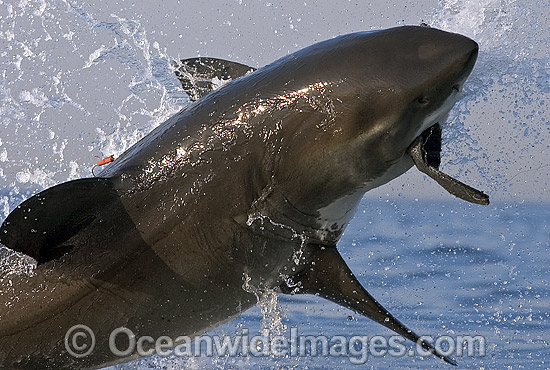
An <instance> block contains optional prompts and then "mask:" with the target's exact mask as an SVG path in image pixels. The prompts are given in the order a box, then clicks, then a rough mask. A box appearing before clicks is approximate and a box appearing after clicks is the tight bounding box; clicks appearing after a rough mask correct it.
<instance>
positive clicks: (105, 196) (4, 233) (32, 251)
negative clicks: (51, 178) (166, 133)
mask: <svg viewBox="0 0 550 370" xmlns="http://www.w3.org/2000/svg"><path fill="white" fill-rule="evenodd" d="M116 199H118V195H117V193H116V191H115V189H114V186H113V183H112V180H111V179H107V178H87V179H79V180H74V181H69V182H66V183H63V184H59V185H56V186H54V187H51V188H49V189H46V190H44V191H42V192H40V193H38V194H36V195H34V196H33V197H31V198H29V199H27V200H25V201H24V202H23V203H21V204H20V205H19V206H17V207H16V208H15V209H14V210H13V211H12V212H11V213H10V214H9V215H8V217H7V218H6V219H5V220H4V223H3V224H2V226H1V227H0V243H2V244H4V245H5V246H6V247H8V248H10V249H12V250H14V251H17V252H20V253H23V254H26V255H28V256H29V257H32V258H34V259H35V260H36V261H37V263H38V264H39V265H40V264H42V263H45V262H48V261H51V260H54V259H57V258H59V257H61V256H62V255H64V254H65V253H67V252H68V251H69V250H70V249H71V246H68V245H63V243H64V242H65V241H67V240H68V239H70V238H71V237H72V236H73V235H75V234H76V233H77V232H78V231H79V230H81V229H82V228H84V227H86V226H87V225H89V224H90V223H91V222H93V221H94V220H96V219H98V218H101V217H102V215H104V213H105V206H106V205H109V204H112V203H113V202H114V201H115V200H116Z"/></svg>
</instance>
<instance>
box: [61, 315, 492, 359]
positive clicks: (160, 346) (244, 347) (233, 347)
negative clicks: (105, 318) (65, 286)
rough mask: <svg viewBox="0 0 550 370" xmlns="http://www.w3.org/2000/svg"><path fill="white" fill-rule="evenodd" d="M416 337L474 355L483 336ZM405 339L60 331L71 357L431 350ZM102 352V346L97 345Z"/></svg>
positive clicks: (352, 355) (364, 355)
mask: <svg viewBox="0 0 550 370" xmlns="http://www.w3.org/2000/svg"><path fill="white" fill-rule="evenodd" d="M421 340H424V341H425V342H427V343H430V344H431V345H433V346H434V347H435V348H436V350H437V351H438V352H440V353H441V354H443V355H445V356H457V357H463V356H468V357H475V356H480V357H481V356H485V350H486V342H485V338H484V337H483V336H481V335H477V336H474V337H472V336H469V335H457V336H454V337H452V336H448V335H445V336H440V337H437V338H433V337H430V336H422V337H421ZM405 343H406V339H405V338H403V337H402V336H400V335H392V336H382V335H374V336H366V335H362V336H359V335H355V336H343V335H334V336H325V335H317V336H314V335H300V334H299V333H298V328H296V327H292V328H290V336H289V337H287V336H284V335H270V336H263V335H254V336H251V335H250V333H249V329H246V328H244V329H242V330H241V331H240V333H238V334H235V335H201V336H197V337H189V336H180V337H177V338H172V337H169V336H166V335H163V336H159V337H157V338H153V337H152V336H148V335H143V336H137V335H136V334H135V333H134V332H133V331H132V330H130V329H128V328H126V327H119V328H116V329H114V330H113V331H112V332H111V333H110V335H109V340H108V343H96V338H95V334H94V332H93V330H92V329H91V328H90V327H88V326H86V325H75V326H73V327H71V328H70V329H69V330H68V331H67V333H66V334H65V348H66V350H67V352H68V353H69V354H70V355H71V356H73V357H75V358H85V357H87V356H90V355H93V352H94V351H99V350H100V349H99V347H100V346H101V348H102V349H107V350H108V351H110V352H111V353H112V354H113V355H115V356H117V357H129V356H133V355H135V354H137V355H139V356H141V357H143V356H150V355H152V354H157V355H159V356H179V357H192V356H196V357H201V356H209V357H218V356H233V357H237V356H254V357H266V356H270V357H318V356H321V357H329V356H330V357H347V358H348V359H349V361H350V363H352V364H354V365H362V364H365V363H366V362H367V360H368V358H369V356H373V357H382V356H386V355H389V356H392V357H403V356H408V357H414V356H422V357H426V356H432V353H431V352H429V351H427V350H426V349H424V348H422V346H421V345H420V344H417V345H413V346H412V347H410V346H407V345H406V344H405ZM102 352H103V351H102Z"/></svg>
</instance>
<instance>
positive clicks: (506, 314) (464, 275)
mask: <svg viewBox="0 0 550 370" xmlns="http://www.w3.org/2000/svg"><path fill="white" fill-rule="evenodd" d="M549 216H550V205H548V204H544V203H539V204H528V203H523V204H511V203H507V204H504V203H502V204H492V205H490V206H487V207H483V206H477V205H470V204H467V203H465V202H462V201H460V200H457V199H452V200H449V201H438V200H430V201H425V200H417V201H415V200H406V199H396V200H387V199H363V201H362V202H361V204H360V206H359V209H358V211H357V214H356V216H355V218H354V219H353V220H352V222H351V224H350V226H349V227H348V229H347V230H346V232H345V235H344V236H343V238H342V239H341V241H340V242H339V244H338V246H339V250H340V252H341V254H342V255H343V257H344V259H345V260H346V262H347V263H348V264H349V266H350V268H351V269H352V271H353V272H354V273H355V274H356V276H357V277H358V278H359V280H360V281H361V283H362V284H363V285H364V286H365V287H366V288H367V290H368V291H369V292H370V293H371V294H372V295H373V296H374V297H375V298H376V299H377V300H378V301H379V302H380V303H381V304H382V305H383V306H384V307H386V308H387V309H388V310H389V311H390V312H391V313H392V314H393V315H394V316H395V317H396V318H398V319H399V320H400V321H402V322H403V323H405V324H406V325H407V326H408V327H409V328H411V329H412V330H413V331H415V332H416V333H418V334H419V335H429V336H432V337H433V338H434V340H436V339H437V338H438V337H441V336H449V337H452V338H455V337H456V336H459V335H463V336H467V335H469V336H472V337H475V336H479V335H481V336H483V338H484V340H485V350H486V353H485V355H484V356H480V355H479V352H475V353H474V356H473V357H469V356H466V352H464V355H463V356H462V357H457V356H451V357H453V358H454V359H455V360H456V361H457V362H458V363H459V368H461V369H548V368H550V364H549V361H548V360H547V358H548V357H549V356H548V355H549V353H550V338H549V336H548V333H550V314H549V308H550V287H549V276H550V267H549V266H550V258H549V254H548V251H549V249H550V224H549V221H550V217H549ZM277 305H278V309H279V310H280V311H282V312H283V316H284V317H283V320H282V323H283V324H284V325H285V326H286V331H285V333H284V334H283V335H285V336H286V337H289V335H290V334H289V330H290V328H292V327H294V328H297V330H298V332H299V334H300V335H304V336H305V335H313V336H318V335H325V336H327V337H329V338H330V337H333V336H345V337H347V338H351V337H352V336H369V337H372V336H375V335H382V336H384V337H386V338H389V337H390V336H391V335H392V332H391V331H389V330H387V329H385V328H384V327H382V326H381V325H379V324H377V323H375V322H373V321H371V320H369V319H367V318H365V317H362V316H360V315H357V314H355V313H353V312H352V311H350V310H347V309H345V308H342V307H340V306H338V305H336V304H333V303H331V302H329V301H326V300H324V299H322V298H319V297H315V296H312V295H279V296H278V302H277ZM262 317H263V315H262V312H261V309H260V307H259V306H258V307H255V308H253V309H250V310H248V311H246V312H245V313H244V314H242V315H241V316H240V317H238V318H237V319H235V320H233V321H232V322H229V323H226V324H224V325H223V326H221V327H218V328H216V329H214V330H213V331H211V332H210V333H208V334H209V335H235V334H236V333H240V332H242V330H243V328H247V329H249V332H250V336H251V337H252V336H253V335H259V333H260V329H261V321H262ZM405 344H406V345H407V353H408V350H409V349H413V348H414V345H412V344H411V343H410V342H406V343H405ZM476 348H477V347H476ZM369 353H370V352H369ZM350 357H352V356H341V357H331V356H326V357H324V356H321V354H318V355H317V356H303V357H293V356H287V357H280V356H279V357H277V356H272V357H269V356H267V357H256V356H253V355H250V354H249V356H247V357H214V358H205V357H202V358H192V359H187V360H185V359H181V358H155V357H153V358H148V359H142V360H140V361H137V362H134V363H132V364H125V365H119V366H117V367H116V368H118V369H147V368H149V366H152V367H154V366H160V367H159V368H166V369H178V368H182V367H184V368H192V369H194V368H201V369H202V368H211V369H237V368H246V369H269V368H279V369H303V368H308V369H352V368H372V369H396V368H402V369H452V368H453V367H452V366H451V365H449V364H446V363H444V362H442V361H441V360H439V359H437V358H434V357H425V358H422V357H419V356H408V355H406V356H402V357H392V356H391V355H389V354H386V355H385V356H381V357H375V356H372V355H370V356H369V357H368V359H367V362H366V364H365V365H364V366H358V365H354V364H353V363H352V362H351V361H350ZM365 366H366V367H365Z"/></svg>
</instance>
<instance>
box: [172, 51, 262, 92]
mask: <svg viewBox="0 0 550 370" xmlns="http://www.w3.org/2000/svg"><path fill="white" fill-rule="evenodd" d="M175 68H176V71H175V72H176V76H177V77H178V79H179V80H180V82H181V85H182V87H183V90H185V92H186V93H187V95H189V99H191V101H196V100H199V99H200V98H202V97H203V96H205V95H206V94H208V93H210V92H211V91H213V90H215V89H217V88H218V87H220V86H221V85H223V84H225V83H227V82H229V81H231V80H234V79H236V78H238V77H242V76H244V75H245V74H247V73H249V72H253V71H255V70H256V68H252V67H249V66H246V65H244V64H241V63H237V62H231V61H229V60H224V59H216V58H205V57H199V58H190V59H183V60H181V61H179V62H176V63H175Z"/></svg>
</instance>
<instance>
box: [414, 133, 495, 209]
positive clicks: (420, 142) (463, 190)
mask: <svg viewBox="0 0 550 370" xmlns="http://www.w3.org/2000/svg"><path fill="white" fill-rule="evenodd" d="M437 126H439V125H437ZM429 130H432V128H429V129H427V130H426V132H428V135H430V134H431V131H429ZM439 135H441V130H440V131H439ZM439 140H441V139H439ZM433 141H434V140H430V138H429V137H425V135H424V133H423V134H422V135H420V136H419V137H417V138H416V140H415V141H414V142H413V143H412V144H411V146H410V147H409V149H408V153H409V155H410V156H411V158H412V160H413V162H414V164H415V165H416V167H417V168H418V169H419V170H420V171H421V172H423V173H425V174H426V175H428V176H430V177H431V178H432V179H434V180H435V181H436V182H437V183H438V184H439V185H441V186H442V187H443V188H444V189H445V190H447V191H448V192H449V193H451V194H452V195H454V196H455V197H457V198H460V199H463V200H465V201H467V202H470V203H475V204H481V205H488V204H489V196H488V195H487V194H484V193H483V192H481V191H479V190H477V189H474V188H472V187H471V186H468V185H466V184H464V183H462V182H460V181H458V180H457V179H454V178H452V177H451V176H449V175H447V174H445V173H443V172H441V171H440V170H439V169H438V168H437V167H438V166H439V160H437V166H434V163H432V162H435V161H434V160H433V159H431V158H430V154H431V151H430V150H427V148H426V146H427V144H428V143H430V142H433Z"/></svg>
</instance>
